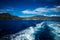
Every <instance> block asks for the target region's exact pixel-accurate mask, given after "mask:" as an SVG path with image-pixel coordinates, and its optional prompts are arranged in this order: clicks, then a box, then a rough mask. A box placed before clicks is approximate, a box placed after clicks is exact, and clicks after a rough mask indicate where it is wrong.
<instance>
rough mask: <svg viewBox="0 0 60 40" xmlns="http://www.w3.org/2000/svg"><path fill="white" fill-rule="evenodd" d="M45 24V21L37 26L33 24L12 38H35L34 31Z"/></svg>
mask: <svg viewBox="0 0 60 40" xmlns="http://www.w3.org/2000/svg"><path fill="white" fill-rule="evenodd" d="M43 24H44V22H42V23H39V24H36V27H32V26H31V27H29V28H27V29H25V30H23V31H21V32H19V33H16V34H13V35H15V36H16V37H15V38H13V36H12V37H11V38H12V40H25V39H26V40H35V35H34V33H35V32H37V31H39V30H38V29H40V28H43V27H42V26H43Z"/></svg>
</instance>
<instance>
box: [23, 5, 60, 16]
mask: <svg viewBox="0 0 60 40" xmlns="http://www.w3.org/2000/svg"><path fill="white" fill-rule="evenodd" d="M58 12H60V6H56V7H55V8H36V9H34V10H32V11H31V10H23V11H22V13H23V14H36V15H45V16H46V15H47V14H48V15H49V14H52V15H54V16H56V14H57V13H58Z"/></svg>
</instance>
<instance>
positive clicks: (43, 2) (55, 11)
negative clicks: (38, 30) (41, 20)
mask: <svg viewBox="0 0 60 40" xmlns="http://www.w3.org/2000/svg"><path fill="white" fill-rule="evenodd" d="M1 12H8V13H10V14H11V15H14V16H19V17H31V16H35V15H44V16H60V0H0V13H1Z"/></svg>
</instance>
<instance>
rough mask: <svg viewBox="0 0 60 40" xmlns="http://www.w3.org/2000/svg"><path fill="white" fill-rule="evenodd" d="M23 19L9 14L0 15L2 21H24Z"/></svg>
mask: <svg viewBox="0 0 60 40" xmlns="http://www.w3.org/2000/svg"><path fill="white" fill-rule="evenodd" d="M22 19H23V18H21V17H17V16H13V15H11V14H9V13H0V20H22Z"/></svg>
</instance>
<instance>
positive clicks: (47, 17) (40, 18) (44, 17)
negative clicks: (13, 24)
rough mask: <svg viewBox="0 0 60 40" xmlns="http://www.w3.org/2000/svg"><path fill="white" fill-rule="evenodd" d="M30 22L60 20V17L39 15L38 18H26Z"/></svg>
mask: <svg viewBox="0 0 60 40" xmlns="http://www.w3.org/2000/svg"><path fill="white" fill-rule="evenodd" d="M26 19H28V20H60V17H58V16H52V17H49V16H42V15H37V16H33V17H28V18H26Z"/></svg>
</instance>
